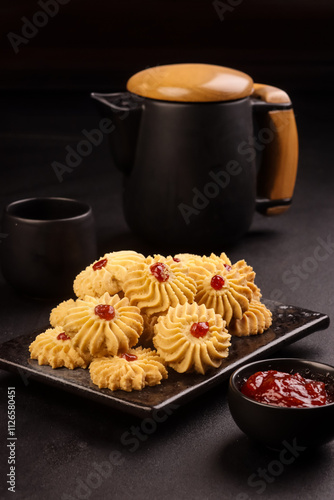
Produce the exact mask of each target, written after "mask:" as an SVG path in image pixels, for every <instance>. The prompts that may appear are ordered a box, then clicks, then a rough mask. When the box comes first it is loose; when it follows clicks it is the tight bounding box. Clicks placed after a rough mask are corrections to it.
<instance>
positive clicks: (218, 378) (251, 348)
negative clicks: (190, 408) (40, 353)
mask: <svg viewBox="0 0 334 500" xmlns="http://www.w3.org/2000/svg"><path fill="white" fill-rule="evenodd" d="M264 303H265V304H266V305H267V307H269V309H270V310H271V311H272V313H273V323H272V326H271V328H269V329H268V330H267V331H266V332H265V333H263V334H262V335H254V336H251V337H243V338H238V337H233V338H232V341H231V342H232V345H231V347H230V354H229V356H228V358H227V359H225V360H224V361H223V364H222V365H221V367H220V368H217V369H212V370H210V371H208V372H207V373H206V375H200V374H194V373H192V374H179V373H176V372H175V371H174V370H171V369H170V370H169V376H168V379H167V380H164V381H163V382H162V383H161V385H158V386H155V387H146V388H145V389H144V390H142V391H133V392H130V393H128V392H123V391H115V392H112V391H110V390H109V389H99V388H98V387H97V386H96V385H94V384H93V383H92V382H91V380H90V377H89V371H88V370H83V369H81V368H77V369H76V370H68V369H67V368H57V369H55V370H53V369H52V368H51V367H50V366H39V365H38V363H37V361H36V360H31V359H29V345H30V343H31V342H32V341H33V340H34V338H35V337H36V335H37V334H38V333H41V331H43V330H40V331H38V332H33V333H31V334H27V335H23V336H21V337H17V338H14V339H12V340H9V341H8V342H5V343H3V344H1V345H0V368H4V369H6V370H9V371H13V372H19V373H21V374H22V373H26V374H27V375H28V376H29V377H30V378H33V379H36V380H38V381H40V382H44V383H46V384H50V385H54V386H56V387H58V388H61V389H64V390H66V391H70V392H72V393H74V394H78V395H80V396H83V397H85V398H89V399H91V400H93V401H98V402H100V403H104V404H107V405H109V406H112V407H113V408H116V409H119V410H122V411H125V412H128V413H132V414H134V415H137V416H140V417H145V416H149V415H150V414H151V413H152V412H153V411H158V410H159V409H163V408H166V407H168V405H170V404H171V403H173V404H177V405H179V404H181V403H184V402H186V401H188V400H190V399H193V398H194V397H196V396H197V395H198V394H201V393H202V392H204V391H206V390H208V389H209V388H211V387H213V386H214V385H217V384H219V383H220V382H222V381H223V380H226V379H227V378H228V377H229V376H230V374H231V373H232V372H233V371H234V370H236V369H237V368H238V367H239V366H241V365H243V364H246V363H248V362H250V361H255V360H256V359H259V358H264V357H265V356H264V355H269V354H272V353H273V352H274V351H275V350H277V349H279V348H281V347H283V346H284V345H286V344H291V343H292V342H295V341H296V340H299V339H301V338H303V337H306V336H307V335H309V334H310V333H313V332H315V331H318V330H323V329H325V328H327V327H328V325H329V317H328V316H327V315H325V314H322V313H319V312H314V311H309V310H307V309H302V308H299V307H295V306H287V305H284V304H279V303H277V302H273V301H269V300H264Z"/></svg>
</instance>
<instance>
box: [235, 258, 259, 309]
mask: <svg viewBox="0 0 334 500" xmlns="http://www.w3.org/2000/svg"><path fill="white" fill-rule="evenodd" d="M232 269H233V270H236V271H238V273H239V274H240V275H241V276H244V277H245V278H246V281H247V286H248V287H249V288H250V289H251V290H252V292H253V297H252V300H260V299H261V297H262V294H261V291H260V289H259V287H258V286H256V285H255V283H254V280H255V271H254V269H253V268H252V267H251V266H249V265H248V264H247V262H246V261H245V260H238V262H236V263H235V264H233V266H232Z"/></svg>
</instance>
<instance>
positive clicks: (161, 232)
mask: <svg viewBox="0 0 334 500" xmlns="http://www.w3.org/2000/svg"><path fill="white" fill-rule="evenodd" d="M252 137H253V119H252V105H251V102H250V99H249V98H248V97H246V98H243V99H239V100H235V101H228V102H207V103H180V102H165V101H159V100H154V99H144V101H143V104H142V115H141V121H140V124H139V129H138V138H137V144H136V150H135V154H134V160H133V166H132V168H131V171H130V173H128V174H127V175H126V176H125V184H124V211H125V217H126V220H127V222H128V224H129V226H130V228H131V229H132V230H133V231H135V232H136V233H137V234H138V235H139V236H140V237H142V238H143V239H145V240H147V241H150V242H151V243H153V244H154V243H156V244H163V245H166V244H167V245H169V246H174V247H175V248H180V249H181V248H182V249H185V248H188V249H189V248H193V249H200V248H218V247H221V246H222V245H228V244H230V243H232V242H234V241H235V240H237V239H238V238H240V236H242V235H243V234H244V233H245V232H246V231H247V230H248V228H249V226H250V224H251V221H252V217H253V213H254V208H255V199H256V167H255V160H254V157H255V154H254V155H253V154H249V152H250V151H251V149H252V148H251V146H250V144H251V138H252ZM246 145H248V147H246ZM246 153H247V154H246Z"/></svg>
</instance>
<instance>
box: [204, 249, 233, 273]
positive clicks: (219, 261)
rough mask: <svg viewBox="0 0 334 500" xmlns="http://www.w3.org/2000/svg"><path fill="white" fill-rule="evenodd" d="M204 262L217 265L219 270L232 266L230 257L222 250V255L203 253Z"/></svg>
mask: <svg viewBox="0 0 334 500" xmlns="http://www.w3.org/2000/svg"><path fill="white" fill-rule="evenodd" d="M202 262H210V263H212V264H214V265H215V266H216V268H217V269H218V270H223V271H224V270H225V269H226V268H227V269H229V268H230V267H231V266H232V263H231V261H230V259H229V258H228V257H227V255H226V253H225V252H222V253H221V254H220V256H219V257H218V255H216V254H214V253H212V254H211V255H209V256H206V255H203V257H202Z"/></svg>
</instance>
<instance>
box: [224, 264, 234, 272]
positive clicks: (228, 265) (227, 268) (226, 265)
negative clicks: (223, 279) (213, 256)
mask: <svg viewBox="0 0 334 500" xmlns="http://www.w3.org/2000/svg"><path fill="white" fill-rule="evenodd" d="M224 267H225V269H226V271H231V270H232V266H230V264H224Z"/></svg>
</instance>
